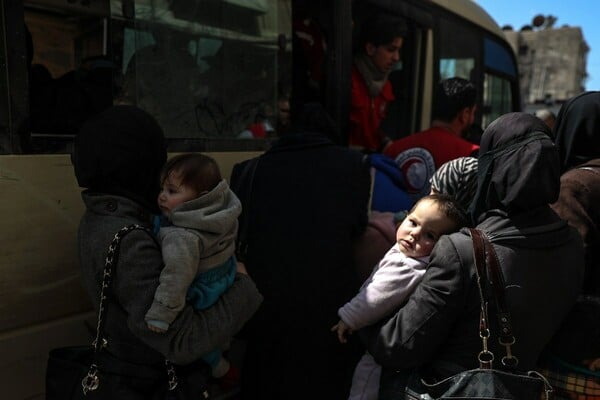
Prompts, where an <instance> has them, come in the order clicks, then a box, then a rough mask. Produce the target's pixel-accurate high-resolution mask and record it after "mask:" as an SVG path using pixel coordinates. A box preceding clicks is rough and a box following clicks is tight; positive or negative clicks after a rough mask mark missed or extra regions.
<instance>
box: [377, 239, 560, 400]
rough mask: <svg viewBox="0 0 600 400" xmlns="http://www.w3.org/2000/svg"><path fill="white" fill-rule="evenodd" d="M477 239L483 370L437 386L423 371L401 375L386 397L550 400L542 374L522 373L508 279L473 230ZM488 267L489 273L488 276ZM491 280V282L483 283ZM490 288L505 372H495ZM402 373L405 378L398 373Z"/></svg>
mask: <svg viewBox="0 0 600 400" xmlns="http://www.w3.org/2000/svg"><path fill="white" fill-rule="evenodd" d="M470 231H471V238H472V239H473V252H474V259H475V266H476V268H475V272H476V277H477V285H478V287H479V296H480V299H481V311H480V324H479V336H480V337H481V340H482V351H480V352H479V354H478V361H479V368H477V369H472V370H467V371H463V372H460V373H458V374H456V375H453V376H451V377H449V378H446V379H444V380H442V381H439V382H435V383H428V382H427V381H426V380H424V379H423V378H422V377H421V376H420V374H419V373H413V374H406V375H404V376H399V377H398V379H397V381H396V382H394V383H393V385H391V386H392V387H388V388H385V389H383V388H382V389H383V390H382V392H381V393H380V398H381V399H411V400H433V399H436V400H437V399H440V400H441V399H454V400H456V399H480V400H549V399H550V398H551V395H552V391H553V390H552V387H551V386H550V384H549V383H548V381H547V380H546V378H545V377H544V376H543V375H541V374H540V373H539V372H537V371H529V372H527V373H519V372H517V371H516V367H517V365H518V363H519V360H518V358H517V357H516V356H515V355H514V354H513V353H512V345H513V344H514V343H515V337H514V335H513V332H512V325H511V316H510V312H509V311H508V308H507V307H506V302H505V298H504V277H503V276H502V271H501V270H500V266H499V265H498V258H497V256H496V252H495V250H494V248H493V247H492V244H491V243H490V241H489V239H488V238H487V237H486V236H485V234H484V233H483V232H481V231H480V230H477V229H470ZM486 264H487V266H488V267H489V268H488V271H489V274H488V273H487V272H486ZM484 279H487V284H486V282H485V281H484ZM486 288H488V290H491V292H492V296H491V297H492V298H495V303H496V308H497V311H498V322H499V324H500V333H499V335H498V340H499V341H500V344H501V345H502V346H503V347H504V348H505V349H506V355H505V356H504V357H502V359H501V363H502V365H503V369H502V370H500V369H494V368H493V366H492V364H493V360H494V354H493V353H492V352H491V351H490V349H489V348H488V340H489V338H490V329H489V324H488V321H489V320H488V312H487V308H488V302H487V301H486V296H485V293H486V290H485V289H486ZM399 375H402V374H399Z"/></svg>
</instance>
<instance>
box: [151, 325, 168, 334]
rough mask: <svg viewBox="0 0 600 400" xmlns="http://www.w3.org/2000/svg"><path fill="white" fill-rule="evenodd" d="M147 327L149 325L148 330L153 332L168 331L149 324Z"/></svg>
mask: <svg viewBox="0 0 600 400" xmlns="http://www.w3.org/2000/svg"><path fill="white" fill-rule="evenodd" d="M147 325H148V329H150V330H151V331H152V332H156V333H165V332H166V331H167V330H166V329H162V328H159V327H158V326H155V325H152V324H147Z"/></svg>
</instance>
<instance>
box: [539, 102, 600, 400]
mask: <svg viewBox="0 0 600 400" xmlns="http://www.w3.org/2000/svg"><path fill="white" fill-rule="evenodd" d="M554 133H555V135H556V144H557V146H558V147H559V150H560V157H561V167H562V172H563V174H562V176H561V178H560V195H559V197H558V201H557V202H556V203H554V204H552V208H553V209H554V211H556V213H557V214H558V215H559V216H560V217H561V218H563V219H564V220H566V221H567V222H568V223H569V225H572V226H574V227H575V228H577V231H578V232H579V234H580V235H581V237H582V239H583V246H584V251H585V274H584V282H583V296H581V297H580V298H579V299H578V301H577V304H576V305H575V307H574V308H573V310H572V311H571V312H570V314H569V316H568V317H567V319H566V320H565V322H564V323H563V326H562V327H561V329H560V331H559V332H558V333H557V334H556V336H555V337H554V339H553V340H552V342H551V344H550V345H549V346H548V349H547V350H548V351H547V353H546V357H544V359H543V360H542V363H541V364H542V366H543V367H544V368H546V369H549V370H550V371H551V374H549V376H550V378H551V383H552V386H554V388H555V391H556V392H557V396H556V398H557V399H562V398H587V397H585V396H586V395H590V396H592V395H597V394H598V383H597V380H598V376H600V373H599V372H598V370H600V318H599V316H600V231H599V228H600V210H599V209H598V204H600V92H586V93H582V94H580V95H578V96H575V97H573V98H571V99H570V100H568V101H567V102H566V103H565V104H563V106H562V107H561V109H560V112H559V114H558V117H557V120H556V125H555V132H554ZM569 267H570V266H569ZM592 371H594V372H592ZM573 382H577V383H576V384H575V385H573Z"/></svg>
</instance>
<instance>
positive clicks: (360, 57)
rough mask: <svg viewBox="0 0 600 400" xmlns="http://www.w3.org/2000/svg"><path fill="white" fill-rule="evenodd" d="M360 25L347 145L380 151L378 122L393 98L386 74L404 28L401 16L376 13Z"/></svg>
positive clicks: (397, 53)
mask: <svg viewBox="0 0 600 400" xmlns="http://www.w3.org/2000/svg"><path fill="white" fill-rule="evenodd" d="M360 29H361V31H360V38H361V41H360V43H361V45H360V47H359V51H358V53H357V54H356V55H355V56H354V65H353V66H352V104H351V109H350V135H349V145H350V146H352V147H355V148H359V149H361V150H366V151H370V152H373V151H381V149H382V148H383V147H384V146H385V145H386V144H387V143H388V142H389V138H388V137H387V136H386V135H385V134H384V133H383V132H382V131H381V130H380V129H379V125H380V124H381V121H382V120H383V119H384V118H385V115H386V112H387V107H388V104H389V103H390V102H391V101H393V100H394V93H393V92H392V85H391V84H390V82H389V81H388V75H389V73H390V72H391V71H392V69H393V67H394V65H395V64H396V63H397V62H398V61H399V60H400V49H401V48H402V44H403V41H404V36H405V35H406V33H407V31H408V28H407V26H406V23H405V22H404V21H403V20H401V19H398V18H395V17H389V16H387V15H377V16H374V17H370V18H367V19H366V20H364V21H363V23H362V25H361V28H360Z"/></svg>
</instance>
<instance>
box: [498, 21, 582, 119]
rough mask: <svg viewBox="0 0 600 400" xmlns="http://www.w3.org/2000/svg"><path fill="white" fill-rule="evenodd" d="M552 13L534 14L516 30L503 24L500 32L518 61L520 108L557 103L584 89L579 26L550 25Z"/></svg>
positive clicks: (553, 106)
mask: <svg viewBox="0 0 600 400" xmlns="http://www.w3.org/2000/svg"><path fill="white" fill-rule="evenodd" d="M555 22H556V18H555V17H553V16H551V15H550V16H546V17H544V16H542V15H538V16H536V17H535V18H534V19H533V21H532V26H529V25H526V26H524V27H522V28H521V30H520V31H514V30H513V29H512V27H510V26H505V27H504V28H503V29H504V33H505V35H506V38H507V40H508V42H509V43H510V45H511V46H512V48H513V50H514V52H515V55H516V57H517V61H518V64H519V78H520V89H521V99H522V102H523V105H522V106H523V111H526V112H533V111H535V110H537V109H540V108H548V109H550V110H551V111H553V112H554V113H556V112H558V109H559V108H560V105H561V104H562V103H563V102H564V101H565V100H567V99H569V98H570V97H572V96H574V95H576V94H579V93H581V92H582V91H584V90H585V80H586V78H587V72H586V61H587V53H588V51H589V47H588V45H587V43H586V42H585V39H584V37H583V34H582V32H581V29H580V28H579V27H569V26H563V27H559V28H557V27H554V24H555Z"/></svg>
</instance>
